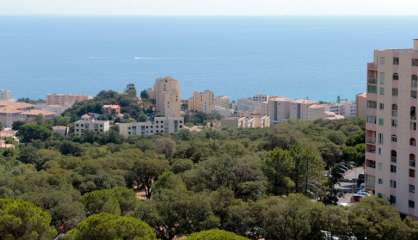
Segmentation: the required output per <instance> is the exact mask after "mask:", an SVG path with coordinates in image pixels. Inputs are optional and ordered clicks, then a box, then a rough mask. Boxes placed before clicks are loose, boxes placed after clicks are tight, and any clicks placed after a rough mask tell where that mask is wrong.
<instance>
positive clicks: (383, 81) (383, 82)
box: [379, 72, 385, 84]
mask: <svg viewBox="0 0 418 240" xmlns="http://www.w3.org/2000/svg"><path fill="white" fill-rule="evenodd" d="M379 83H380V84H385V73H384V72H380V73H379Z"/></svg>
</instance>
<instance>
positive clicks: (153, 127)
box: [118, 117, 184, 138]
mask: <svg viewBox="0 0 418 240" xmlns="http://www.w3.org/2000/svg"><path fill="white" fill-rule="evenodd" d="M118 127H119V134H120V135H121V136H123V137H125V138H127V137H129V136H152V135H155V134H166V133H168V134H171V133H176V132H178V131H179V130H181V129H183V128H184V118H182V117H179V118H172V117H155V118H154V120H153V121H147V122H131V123H119V124H118Z"/></svg>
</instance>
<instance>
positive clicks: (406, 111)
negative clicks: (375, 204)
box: [365, 40, 418, 217]
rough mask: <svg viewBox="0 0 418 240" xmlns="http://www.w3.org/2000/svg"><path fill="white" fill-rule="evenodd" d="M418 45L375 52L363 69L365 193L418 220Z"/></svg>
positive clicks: (417, 43) (417, 41)
mask: <svg viewBox="0 0 418 240" xmlns="http://www.w3.org/2000/svg"><path fill="white" fill-rule="evenodd" d="M417 82H418V40H415V41H414V48H412V49H389V50H375V51H374V61H373V62H372V63H369V64H368V66H367V111H366V164H365V165H366V166H365V174H366V188H367V189H368V190H369V191H372V192H373V193H374V194H376V195H379V196H382V197H384V198H386V199H388V200H389V201H390V202H391V203H392V204H393V205H394V206H395V207H396V208H397V209H398V210H399V211H400V212H401V213H403V214H406V215H411V216H415V217H418V211H417V208H418V206H416V201H417V200H418V195H417V194H418V191H416V189H415V188H416V186H417V185H418V182H417V178H416V154H417V145H416V139H417V137H418V135H417V130H416V125H417V123H416V122H417V120H416V119H417V116H416V114H417V113H416V108H417V85H418V83H417Z"/></svg>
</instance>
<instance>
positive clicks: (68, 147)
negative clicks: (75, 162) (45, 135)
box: [59, 141, 83, 156]
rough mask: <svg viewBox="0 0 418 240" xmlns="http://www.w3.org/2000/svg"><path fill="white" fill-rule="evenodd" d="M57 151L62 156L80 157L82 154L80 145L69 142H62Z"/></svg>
mask: <svg viewBox="0 0 418 240" xmlns="http://www.w3.org/2000/svg"><path fill="white" fill-rule="evenodd" d="M59 150H60V152H61V153H62V154H64V155H73V156H81V155H82V153H83V149H82V147H81V146H80V144H77V143H74V142H71V141H63V142H62V143H61V145H60V146H59Z"/></svg>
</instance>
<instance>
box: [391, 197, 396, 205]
mask: <svg viewBox="0 0 418 240" xmlns="http://www.w3.org/2000/svg"><path fill="white" fill-rule="evenodd" d="M389 202H390V203H391V204H395V203H396V197H395V196H393V195H390V196H389Z"/></svg>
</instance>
